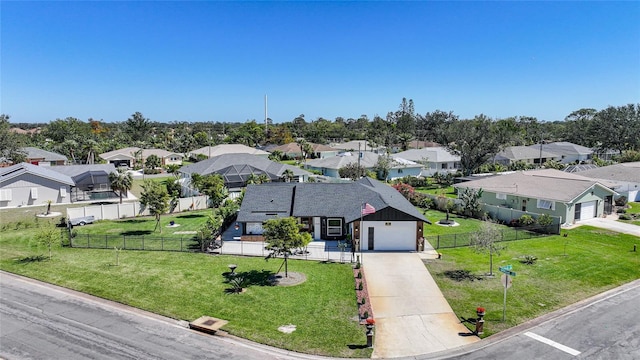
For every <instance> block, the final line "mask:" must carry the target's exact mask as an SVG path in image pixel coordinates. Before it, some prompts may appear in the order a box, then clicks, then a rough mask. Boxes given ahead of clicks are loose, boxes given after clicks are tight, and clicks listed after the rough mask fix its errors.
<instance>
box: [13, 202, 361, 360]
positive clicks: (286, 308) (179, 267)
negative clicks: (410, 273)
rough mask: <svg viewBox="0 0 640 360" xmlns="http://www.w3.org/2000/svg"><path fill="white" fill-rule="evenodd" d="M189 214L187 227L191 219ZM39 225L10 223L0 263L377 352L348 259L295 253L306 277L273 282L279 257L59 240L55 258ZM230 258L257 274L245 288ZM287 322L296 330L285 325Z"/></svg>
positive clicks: (294, 336) (123, 296)
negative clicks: (239, 286)
mask: <svg viewBox="0 0 640 360" xmlns="http://www.w3.org/2000/svg"><path fill="white" fill-rule="evenodd" d="M189 214H193V213H189ZM182 221H183V223H184V224H185V227H186V226H187V224H188V222H189V221H191V219H184V220H182ZM194 221H195V220H194ZM105 223H106V222H105ZM113 224H116V225H113V226H120V225H119V224H118V222H113ZM92 226H93V227H94V228H95V229H97V228H98V227H99V226H102V224H96V225H88V226H86V227H84V228H83V229H85V228H86V229H91V227H92ZM105 226H107V225H105ZM76 229H77V227H76ZM38 231H39V230H38V229H36V228H29V229H21V230H11V231H5V232H4V233H3V236H2V238H1V239H0V246H1V248H2V252H1V253H0V269H2V270H4V271H9V272H12V273H16V274H20V275H23V276H27V277H31V278H35V279H39V280H42V281H45V282H49V283H53V284H56V285H60V286H64V287H67V288H70V289H74V290H78V291H82V292H85V293H88V294H92V295H96V296H99V297H102V298H105V299H110V300H114V301H117V302H120V303H123V304H127V305H130V306H134V307H137V308H141V309H144V310H148V311H152V312H155V313H158V314H161V315H164V316H168V317H171V318H175V319H183V320H187V321H192V320H194V319H196V318H198V317H200V316H202V315H208V316H213V317H217V318H221V319H226V320H229V324H228V325H226V326H225V327H224V328H223V329H224V330H227V331H228V332H230V333H231V334H233V335H237V336H240V337H244V338H247V339H250V340H253V341H257V342H260V343H264V344H268V345H271V346H276V347H280V348H284V349H289V350H293V351H299V352H305V353H310V354H321V355H328V356H339V357H369V356H370V355H371V350H370V349H362V345H363V344H365V343H366V338H365V334H364V329H363V328H362V326H360V325H358V322H357V321H356V319H357V314H358V309H357V306H356V301H355V300H356V299H355V291H354V280H353V273H352V268H351V266H350V265H348V264H332V263H321V262H313V261H296V260H291V261H289V271H295V272H301V273H304V274H305V275H306V277H307V281H306V282H304V283H302V284H300V285H297V286H290V287H281V286H269V285H267V284H266V283H265V279H266V277H267V276H268V275H269V274H273V273H275V272H276V271H277V270H278V268H279V267H280V265H281V263H282V261H281V260H280V259H272V260H269V261H268V262H267V261H265V260H264V259H263V258H253V257H233V256H219V255H218V256H212V255H206V254H201V253H178V252H161V251H120V252H119V253H118V254H119V255H118V257H119V260H118V262H119V265H117V266H116V257H115V256H116V252H115V250H96V249H72V248H54V250H53V259H52V260H48V259H47V258H42V257H38V255H41V254H47V251H46V250H45V249H37V250H36V249H33V248H30V247H29V239H32V238H34V237H35V235H36V234H38ZM119 231H120V230H119ZM231 263H234V264H237V265H238V268H237V270H236V272H238V273H246V274H247V276H248V278H249V279H250V285H249V286H248V287H247V290H246V291H245V292H244V293H242V294H228V293H227V292H225V290H226V289H228V288H230V285H229V284H227V283H225V282H224V277H223V275H222V274H223V273H225V272H228V271H229V269H228V264H231ZM288 324H293V325H296V327H297V330H296V331H294V332H293V333H291V334H285V333H282V332H280V331H278V327H280V326H282V325H288Z"/></svg>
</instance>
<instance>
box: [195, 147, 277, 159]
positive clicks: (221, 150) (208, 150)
mask: <svg viewBox="0 0 640 360" xmlns="http://www.w3.org/2000/svg"><path fill="white" fill-rule="evenodd" d="M198 154H201V155H205V156H208V157H214V156H220V155H226V154H251V155H269V153H268V152H266V151H263V150H260V149H256V148H252V147H249V146H246V145H242V144H220V145H216V146H205V147H201V148H200V149H197V150H193V151H191V152H190V153H189V155H198Z"/></svg>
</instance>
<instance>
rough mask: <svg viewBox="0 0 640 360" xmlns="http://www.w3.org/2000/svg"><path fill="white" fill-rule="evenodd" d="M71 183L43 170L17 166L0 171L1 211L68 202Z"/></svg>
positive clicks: (22, 164)
mask: <svg viewBox="0 0 640 360" xmlns="http://www.w3.org/2000/svg"><path fill="white" fill-rule="evenodd" d="M72 186H74V182H73V179H72V178H71V177H70V176H68V175H64V174H61V173H59V172H57V171H54V170H52V168H49V167H46V166H36V165H33V164H29V163H24V162H23V163H19V164H14V165H11V166H8V167H3V168H0V207H16V206H28V205H43V204H46V203H47V202H49V201H51V202H52V203H53V204H65V203H70V202H71V197H70V196H69V193H70V191H71V187H72Z"/></svg>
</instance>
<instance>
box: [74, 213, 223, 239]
mask: <svg viewBox="0 0 640 360" xmlns="http://www.w3.org/2000/svg"><path fill="white" fill-rule="evenodd" d="M211 213H212V210H211V209H208V210H198V211H189V212H180V213H175V214H166V215H162V216H161V217H160V228H161V229H162V233H160V232H159V231H157V230H155V231H154V229H155V226H156V219H155V218H154V217H153V216H140V217H135V218H128V219H122V220H113V221H112V220H106V221H96V222H95V223H93V224H91V225H86V226H75V227H74V228H73V229H74V230H75V231H77V233H78V235H82V234H105V235H145V236H146V235H149V236H172V235H173V234H174V233H176V232H178V233H180V232H185V231H197V230H198V229H199V228H200V227H201V226H202V225H204V224H205V222H206V221H207V219H208V218H209V215H211ZM171 221H174V222H175V224H177V225H180V226H177V227H167V226H168V225H169V223H170V222H171Z"/></svg>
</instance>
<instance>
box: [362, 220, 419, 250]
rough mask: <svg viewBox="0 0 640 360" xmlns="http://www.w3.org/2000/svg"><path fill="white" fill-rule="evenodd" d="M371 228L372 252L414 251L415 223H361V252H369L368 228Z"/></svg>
mask: <svg viewBox="0 0 640 360" xmlns="http://www.w3.org/2000/svg"><path fill="white" fill-rule="evenodd" d="M370 227H373V228H374V229H373V250H374V251H393V250H399V251H414V250H416V222H415V221H363V222H362V224H361V229H362V234H363V235H364V236H363V237H362V242H361V244H360V246H361V248H362V250H363V251H367V250H369V228H370Z"/></svg>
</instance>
